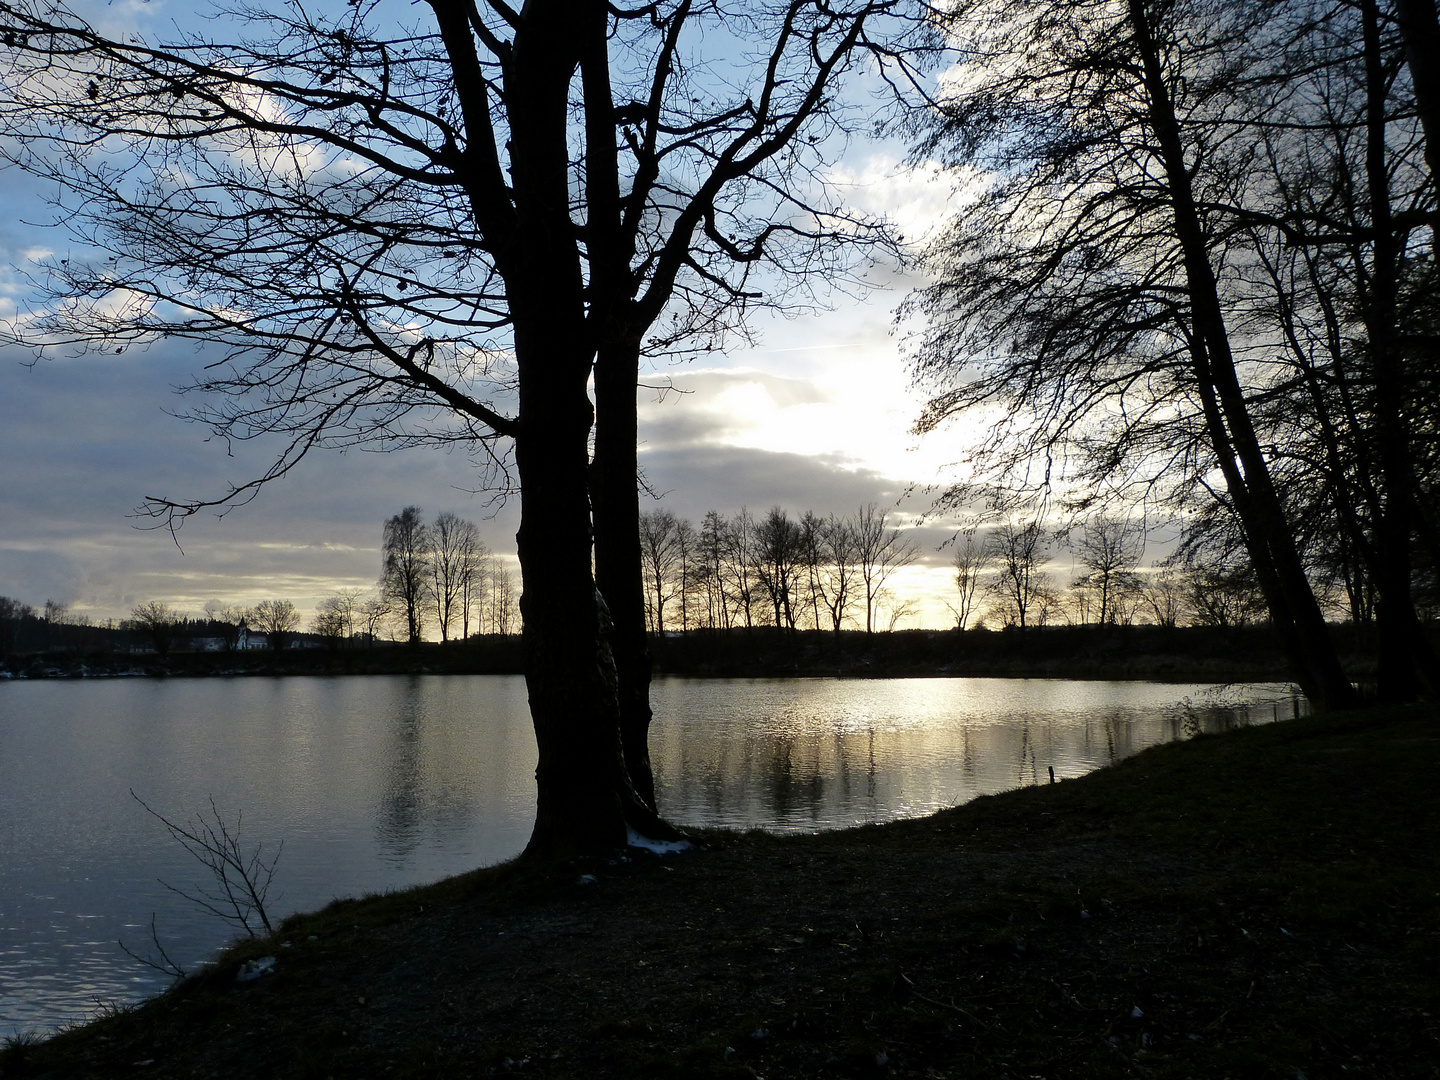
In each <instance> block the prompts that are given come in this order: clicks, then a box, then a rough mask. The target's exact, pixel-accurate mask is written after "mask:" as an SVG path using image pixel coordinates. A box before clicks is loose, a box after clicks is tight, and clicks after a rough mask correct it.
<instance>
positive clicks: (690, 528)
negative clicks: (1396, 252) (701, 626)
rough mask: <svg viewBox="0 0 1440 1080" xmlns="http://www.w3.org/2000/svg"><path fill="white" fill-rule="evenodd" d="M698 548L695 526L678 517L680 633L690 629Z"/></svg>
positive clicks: (677, 550) (676, 529) (676, 525)
mask: <svg viewBox="0 0 1440 1080" xmlns="http://www.w3.org/2000/svg"><path fill="white" fill-rule="evenodd" d="M698 550H699V540H698V539H697V537H696V535H695V526H694V525H692V524H690V521H689V519H688V518H680V519H679V520H677V521H676V522H675V558H676V561H677V562H678V563H679V569H680V588H679V590H678V592H677V599H678V600H679V601H680V632H681V633H682V634H683V633H686V632H688V631H689V629H690V623H691V609H692V606H693V604H692V598H693V596H694V593H695V577H696V571H697V570H698V569H699V567H698V565H697V564H696V561H695V558H696V555H697V554H698Z"/></svg>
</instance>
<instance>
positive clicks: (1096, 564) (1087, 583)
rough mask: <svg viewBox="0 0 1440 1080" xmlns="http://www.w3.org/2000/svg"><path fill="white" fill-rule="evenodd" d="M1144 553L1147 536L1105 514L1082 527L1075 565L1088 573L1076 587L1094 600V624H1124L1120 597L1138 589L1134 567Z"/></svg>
mask: <svg viewBox="0 0 1440 1080" xmlns="http://www.w3.org/2000/svg"><path fill="white" fill-rule="evenodd" d="M1144 550H1145V537H1144V534H1143V533H1142V532H1141V530H1140V529H1138V528H1137V527H1136V526H1134V525H1133V524H1131V522H1129V521H1128V520H1125V519H1122V518H1113V517H1111V516H1110V515H1108V514H1103V513H1102V514H1096V515H1094V516H1092V517H1091V518H1090V519H1089V520H1087V521H1086V522H1085V524H1084V526H1083V527H1082V529H1081V533H1080V543H1079V547H1078V549H1077V551H1076V561H1077V562H1078V563H1079V564H1080V566H1081V567H1082V568H1083V570H1084V571H1085V572H1084V574H1082V575H1081V576H1080V577H1079V578H1078V579H1076V582H1075V587H1076V588H1079V589H1083V590H1085V591H1086V592H1088V593H1090V594H1091V595H1093V596H1094V597H1095V599H1096V601H1097V608H1096V611H1095V621H1096V622H1097V623H1099V624H1101V625H1102V626H1103V625H1105V624H1107V623H1112V622H1119V621H1121V620H1120V618H1119V613H1120V608H1121V607H1122V606H1123V604H1122V603H1121V600H1120V597H1121V594H1122V593H1133V592H1134V591H1135V590H1136V589H1137V588H1138V587H1139V579H1138V578H1137V577H1136V575H1135V567H1136V565H1137V564H1138V563H1139V562H1140V556H1141V555H1142V554H1143V553H1144Z"/></svg>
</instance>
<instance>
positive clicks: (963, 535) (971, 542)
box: [950, 522, 991, 630]
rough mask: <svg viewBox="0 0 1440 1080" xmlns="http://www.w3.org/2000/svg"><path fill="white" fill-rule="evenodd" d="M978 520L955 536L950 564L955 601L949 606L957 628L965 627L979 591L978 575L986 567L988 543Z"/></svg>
mask: <svg viewBox="0 0 1440 1080" xmlns="http://www.w3.org/2000/svg"><path fill="white" fill-rule="evenodd" d="M979 530H980V524H979V522H972V523H971V524H969V525H967V526H965V528H963V529H961V530H960V532H959V533H957V534H956V536H955V555H954V557H953V558H952V559H951V560H950V565H951V566H952V567H953V568H954V570H955V588H956V591H957V592H958V593H959V599H958V602H957V603H956V605H955V606H954V607H952V608H951V609H950V610H951V612H952V613H953V614H954V616H955V625H956V628H957V629H960V630H965V629H967V628H968V627H969V625H970V620H971V618H972V617H973V616H974V615H975V597H976V595H977V594H978V593H979V591H980V578H981V577H982V576H983V575H984V574H985V572H986V570H987V569H988V568H989V563H990V550H991V549H990V545H989V544H988V543H987V541H986V540H984V539H983V538H981V536H980V535H979Z"/></svg>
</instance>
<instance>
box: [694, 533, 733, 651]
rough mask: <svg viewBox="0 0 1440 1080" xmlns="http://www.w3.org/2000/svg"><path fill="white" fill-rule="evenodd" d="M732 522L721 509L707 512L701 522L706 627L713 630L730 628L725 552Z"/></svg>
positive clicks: (700, 544) (699, 542)
mask: <svg viewBox="0 0 1440 1080" xmlns="http://www.w3.org/2000/svg"><path fill="white" fill-rule="evenodd" d="M728 532H729V523H728V522H727V521H726V520H725V517H724V515H723V514H721V513H720V511H718V510H707V511H706V512H705V517H704V518H703V519H702V520H701V522H700V537H699V540H698V544H699V559H700V563H701V566H702V570H701V577H700V583H701V587H702V588H703V590H704V593H705V624H706V625H707V626H709V627H710V628H711V629H712V630H728V629H729V628H730V605H729V604H728V603H727V602H726V597H725V549H726V546H727V544H726V535H727V533H728Z"/></svg>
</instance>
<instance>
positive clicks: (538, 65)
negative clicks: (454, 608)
mask: <svg viewBox="0 0 1440 1080" xmlns="http://www.w3.org/2000/svg"><path fill="white" fill-rule="evenodd" d="M586 14H588V15H589V18H588V19H585V18H577V16H578V15H586ZM604 27H605V14H604V8H603V5H595V4H591V5H588V6H586V7H585V8H584V9H583V10H582V11H577V10H576V8H575V6H574V5H571V4H566V3H559V2H550V3H545V2H544V0H535V2H534V3H532V4H530V5H527V7H526V15H525V27H524V32H523V35H521V36H519V37H517V42H516V46H515V48H514V49H513V50H512V52H511V54H510V56H509V58H508V59H507V61H506V64H505V72H504V74H505V81H506V89H507V97H508V101H509V103H510V110H511V113H510V121H511V141H512V154H511V160H512V162H513V166H512V167H513V184H514V192H515V207H516V220H515V228H514V230H513V234H512V235H513V237H514V241H513V242H512V243H511V244H510V245H508V246H507V248H506V250H505V251H504V254H503V258H502V259H499V260H497V262H498V263H499V265H500V266H501V269H502V273H503V274H504V277H505V285H506V290H507V293H508V296H509V299H510V312H511V316H512V319H513V326H514V342H515V357H516V369H517V372H518V389H519V412H518V427H519V431H518V434H517V435H516V438H515V467H516V471H517V473H518V475H519V480H520V490H521V513H520V530H519V532H518V533H517V535H516V544H517V551H518V554H519V557H520V569H521V580H522V584H523V592H522V595H521V598H520V610H521V614H522V616H523V619H524V627H523V633H524V654H525V683H526V687H527V689H528V691H529V697H530V714H531V719H532V720H533V722H534V725H535V740H536V743H537V744H538V749H539V764H538V765H537V767H536V770H535V780H536V786H537V796H538V797H537V807H536V816H535V829H534V832H533V833H532V834H531V837H530V843H529V844H528V845H527V847H526V849H525V854H526V855H527V856H528V857H540V858H564V857H569V856H572V855H575V854H582V853H586V852H603V851H611V850H614V849H616V848H619V847H623V846H624V845H625V844H626V841H627V827H629V828H633V829H635V830H636V831H638V832H640V833H641V834H642V835H645V836H648V837H653V838H660V839H669V838H672V837H673V836H674V835H675V834H674V831H673V830H670V829H668V827H666V826H665V825H664V824H663V823H662V822H660V821H659V819H658V818H656V817H655V814H654V812H653V811H652V810H650V809H649V808H648V807H647V806H646V805H645V804H644V803H643V802H642V801H641V800H640V798H639V797H638V796H637V795H636V793H635V789H634V788H633V786H632V785H631V782H630V778H629V776H628V774H627V772H626V769H625V762H624V758H623V755H622V753H621V739H620V705H619V694H618V688H617V684H618V677H617V674H616V668H615V661H614V657H613V654H612V652H611V642H610V617H609V615H608V613H607V611H606V608H605V603H604V601H603V599H602V598H601V596H600V593H599V591H598V590H597V588H596V586H595V579H594V576H593V574H592V572H591V552H592V534H591V517H590V510H591V506H590V492H589V487H588V482H589V476H588V462H589V451H590V448H589V436H590V429H591V425H592V423H593V421H594V411H593V409H592V407H591V404H590V398H589V393H588V386H587V384H588V382H589V378H590V373H591V365H592V361H593V360H594V357H595V334H594V331H593V330H592V328H591V327H590V326H588V325H587V322H586V303H585V286H584V275H583V272H582V266H581V260H580V254H579V251H578V249H577V247H576V241H575V230H574V225H573V222H572V221H571V218H570V192H569V188H568V178H569V171H568V163H569V150H570V148H569V146H568V145H567V140H566V133H567V131H568V126H567V116H568V109H569V100H568V94H569V87H570V80H571V76H572V75H573V74H574V72H575V70H576V67H577V65H578V63H579V57H580V55H581V52H582V48H583V44H584V42H585V41H586V40H588V39H587V38H586V34H587V32H588V34H589V37H590V38H593V37H594V35H595V33H596V32H597V28H598V32H599V33H600V34H601V42H602V44H603V40H604V38H603V33H604ZM457 40H460V39H459V36H458V35H457ZM468 40H469V39H468V31H467V36H466V37H465V38H464V39H463V40H462V41H461V44H462V46H463V45H464V44H465V43H466V42H468ZM477 207H479V209H477V213H481V212H484V207H483V204H480V203H477ZM630 411H631V413H632V414H633V412H634V391H633V389H632V391H631V397H630ZM632 476H633V474H632ZM638 565H639V564H638V558H637V559H636V561H635V566H636V568H637V569H638Z"/></svg>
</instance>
